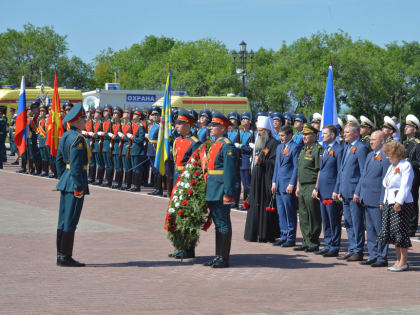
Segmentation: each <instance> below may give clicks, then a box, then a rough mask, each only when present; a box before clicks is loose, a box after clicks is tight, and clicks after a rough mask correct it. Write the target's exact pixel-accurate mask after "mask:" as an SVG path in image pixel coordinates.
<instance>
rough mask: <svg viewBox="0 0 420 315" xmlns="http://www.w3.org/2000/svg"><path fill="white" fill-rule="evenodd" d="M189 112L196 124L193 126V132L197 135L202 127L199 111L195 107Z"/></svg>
mask: <svg viewBox="0 0 420 315" xmlns="http://www.w3.org/2000/svg"><path fill="white" fill-rule="evenodd" d="M189 112H190V115H191V117H192V118H193V120H194V125H193V126H192V127H191V134H192V135H193V136H195V137H197V135H198V130H199V129H200V125H199V124H198V113H197V112H196V111H195V110H194V109H190V110H189Z"/></svg>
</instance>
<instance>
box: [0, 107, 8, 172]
mask: <svg viewBox="0 0 420 315" xmlns="http://www.w3.org/2000/svg"><path fill="white" fill-rule="evenodd" d="M6 135H7V117H6V108H5V107H3V106H2V107H0V169H1V168H3V161H4V155H5V154H6V145H5V142H6ZM6 161H7V157H6ZM6 161H4V162H6Z"/></svg>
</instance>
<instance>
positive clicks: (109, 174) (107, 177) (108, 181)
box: [101, 168, 114, 187]
mask: <svg viewBox="0 0 420 315" xmlns="http://www.w3.org/2000/svg"><path fill="white" fill-rule="evenodd" d="M113 178H114V169H112V168H107V169H106V175H105V180H104V182H103V184H102V185H101V186H102V187H111V186H112V179H113Z"/></svg>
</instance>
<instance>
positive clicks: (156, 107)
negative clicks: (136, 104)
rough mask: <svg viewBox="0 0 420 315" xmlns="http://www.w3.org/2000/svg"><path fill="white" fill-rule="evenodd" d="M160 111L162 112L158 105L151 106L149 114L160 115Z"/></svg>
mask: <svg viewBox="0 0 420 315" xmlns="http://www.w3.org/2000/svg"><path fill="white" fill-rule="evenodd" d="M161 113H162V109H161V108H160V107H159V106H153V107H152V111H151V113H150V114H151V115H153V114H158V115H160V114H161Z"/></svg>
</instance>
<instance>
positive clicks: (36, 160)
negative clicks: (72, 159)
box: [29, 101, 42, 176]
mask: <svg viewBox="0 0 420 315" xmlns="http://www.w3.org/2000/svg"><path fill="white" fill-rule="evenodd" d="M31 113H32V118H31V119H30V124H29V134H30V138H31V141H30V146H31V161H30V162H29V163H30V166H31V169H32V167H33V166H32V165H35V170H31V175H37V176H39V175H41V174H42V164H41V153H40V151H39V147H38V133H39V131H38V127H37V125H38V119H39V103H38V101H36V102H34V103H32V104H31Z"/></svg>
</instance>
